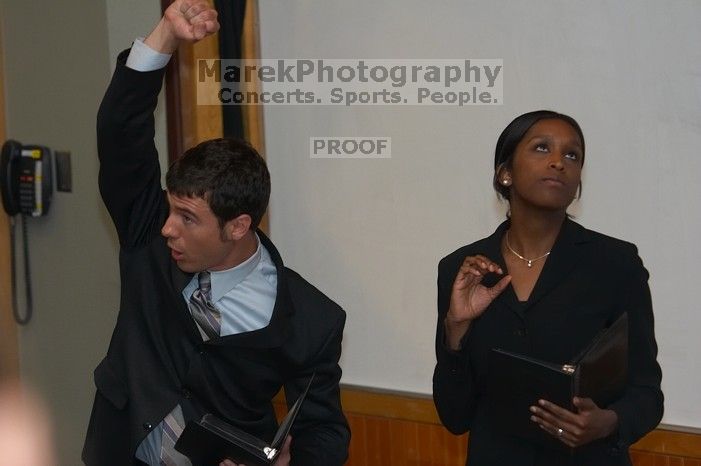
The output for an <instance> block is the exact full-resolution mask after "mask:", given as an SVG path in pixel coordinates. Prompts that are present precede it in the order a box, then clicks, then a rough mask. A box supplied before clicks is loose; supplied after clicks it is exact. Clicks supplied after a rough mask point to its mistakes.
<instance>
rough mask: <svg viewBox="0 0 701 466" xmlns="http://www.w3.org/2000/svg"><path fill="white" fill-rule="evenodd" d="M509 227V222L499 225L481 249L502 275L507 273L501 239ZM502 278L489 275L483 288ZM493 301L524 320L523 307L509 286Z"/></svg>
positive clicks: (494, 283)
mask: <svg viewBox="0 0 701 466" xmlns="http://www.w3.org/2000/svg"><path fill="white" fill-rule="evenodd" d="M509 225H510V221H509V220H506V221H504V222H503V223H502V224H501V225H499V227H497V229H496V231H495V232H494V233H492V234H491V235H490V236H489V237H487V241H486V243H485V247H484V249H483V251H484V252H483V254H484V256H486V257H487V258H489V259H491V260H492V261H493V262H496V263H497V264H499V265H500V266H501V269H502V270H503V271H504V273H507V268H506V261H505V260H504V256H503V255H502V254H501V239H502V238H503V237H504V234H505V233H506V230H508V229H509ZM502 276H503V275H497V274H489V275H487V276H486V277H485V278H484V281H483V282H482V283H483V285H484V286H487V287H492V286H494V285H496V283H497V282H498V281H499V280H500V279H501V278H502ZM495 301H496V302H497V303H500V304H503V305H505V306H507V307H508V308H509V309H511V310H512V311H513V312H514V313H516V314H517V315H518V316H519V317H520V318H521V319H525V316H524V314H523V306H522V305H521V304H520V303H519V302H518V298H517V297H516V293H515V292H514V288H513V287H512V286H511V285H509V286H507V287H506V289H505V290H504V291H503V292H502V293H501V294H500V295H499V296H497V298H496V300H495Z"/></svg>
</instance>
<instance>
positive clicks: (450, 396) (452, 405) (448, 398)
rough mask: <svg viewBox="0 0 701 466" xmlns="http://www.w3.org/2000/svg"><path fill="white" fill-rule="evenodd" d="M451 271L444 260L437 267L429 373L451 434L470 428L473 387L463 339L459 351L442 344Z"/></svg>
mask: <svg viewBox="0 0 701 466" xmlns="http://www.w3.org/2000/svg"><path fill="white" fill-rule="evenodd" d="M454 276H455V273H453V272H452V271H449V270H448V267H447V260H446V259H443V260H442V261H441V263H440V264H439V266H438V322H437V323H436V367H435V369H434V372H433V402H434V403H435V405H436V410H437V411H438V416H439V417H440V419H441V422H442V423H443V425H444V426H445V427H446V428H447V429H448V430H449V431H450V432H452V433H454V434H462V433H464V432H466V431H467V430H469V429H470V424H471V419H472V416H473V413H474V409H475V399H476V397H475V389H474V382H473V375H472V371H471V368H470V359H469V356H468V354H467V349H466V342H467V340H468V338H469V330H468V333H467V334H466V335H465V337H463V340H462V344H461V349H460V350H459V351H452V350H450V349H449V348H448V347H447V346H446V344H445V325H444V320H445V316H446V313H447V312H448V307H449V306H450V293H451V290H452V286H453V283H452V282H453V278H454Z"/></svg>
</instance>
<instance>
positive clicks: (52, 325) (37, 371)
mask: <svg viewBox="0 0 701 466" xmlns="http://www.w3.org/2000/svg"><path fill="white" fill-rule="evenodd" d="M159 8H160V7H159V2H158V1H157V0H150V1H125V0H108V1H94V0H82V1H81V0H61V1H60V2H59V1H57V2H49V1H32V0H3V1H2V2H1V3H0V14H1V19H2V25H1V28H2V34H3V45H4V57H5V86H6V89H5V95H6V101H7V108H6V116H7V136H8V137H9V138H13V139H17V140H19V141H21V142H24V143H40V144H44V145H47V146H49V147H52V148H54V149H65V150H70V151H71V152H72V162H73V192H72V193H57V194H55V196H54V202H53V205H52V207H51V211H50V213H49V215H48V216H47V217H45V218H41V219H30V220H29V221H28V224H29V225H28V230H29V243H30V253H31V268H32V282H33V287H34V318H33V320H32V322H31V323H30V324H29V325H28V326H26V327H22V328H20V330H19V338H20V359H21V360H20V367H21V374H22V377H23V378H24V379H25V380H26V381H28V382H29V383H31V384H32V385H34V386H35V387H36V388H37V389H38V390H39V391H40V392H41V393H42V394H43V395H44V397H45V398H46V400H47V402H48V404H49V407H50V408H51V410H52V414H53V417H54V419H55V420H56V424H57V427H58V428H57V429H56V434H57V441H58V444H59V446H60V447H59V457H60V461H61V463H60V464H62V465H65V466H73V465H77V464H80V451H81V448H82V442H83V437H84V434H85V429H86V426H87V420H88V417H89V414H90V407H91V404H92V399H93V394H94V385H93V382H92V370H93V368H94V367H95V366H96V364H97V363H98V361H99V360H100V358H101V357H102V356H103V355H104V353H105V351H106V349H107V344H108V342H109V337H110V335H111V332H112V328H113V326H114V322H115V318H116V311H117V308H118V304H119V275H118V269H117V241H116V236H115V234H114V231H113V227H112V225H111V223H110V221H109V218H108V215H107V213H106V211H105V209H104V207H103V205H102V202H101V200H100V198H99V194H98V189H97V182H96V176H97V172H98V164H97V157H96V143H95V115H96V112H97V108H98V105H99V102H100V99H101V98H102V95H103V93H104V91H105V88H106V86H107V83H108V80H109V77H110V75H111V71H112V69H113V68H114V64H113V62H114V58H115V57H116V53H117V52H118V51H119V50H121V49H123V48H126V47H128V46H129V44H130V41H131V39H132V38H133V37H135V36H136V35H142V36H143V35H146V34H147V33H148V32H149V28H150V27H151V26H152V25H153V23H154V21H155V19H156V18H157V16H158V14H159ZM163 121H164V118H163V115H162V112H160V117H159V126H160V128H161V129H160V131H159V132H160V133H161V136H160V138H159V145H160V146H164V143H163V141H164V136H163V134H164V130H163V127H164V123H163ZM18 246H19V243H18ZM20 286H22V283H21V282H20ZM20 290H23V288H20ZM22 296H23V294H20V298H21V297H22ZM20 301H21V300H20Z"/></svg>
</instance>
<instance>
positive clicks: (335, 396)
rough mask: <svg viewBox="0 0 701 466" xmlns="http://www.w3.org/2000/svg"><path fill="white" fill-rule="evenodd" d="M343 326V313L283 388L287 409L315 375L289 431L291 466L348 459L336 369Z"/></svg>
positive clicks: (327, 465)
mask: <svg viewBox="0 0 701 466" xmlns="http://www.w3.org/2000/svg"><path fill="white" fill-rule="evenodd" d="M339 310H340V308H339ZM344 323H345V313H343V311H341V312H340V313H339V319H338V322H337V323H336V325H335V326H334V330H333V332H332V334H331V335H330V336H329V338H328V339H327V340H326V342H325V344H324V345H323V348H322V349H321V350H320V352H319V354H318V355H317V357H315V358H314V359H313V362H312V363H311V364H309V365H308V366H307V369H305V371H303V373H300V374H296V375H295V378H294V379H293V380H292V381H290V382H289V383H287V384H285V396H286V399H287V405H288V406H291V405H292V404H293V403H294V402H295V401H296V400H297V398H298V397H299V395H300V394H301V392H302V390H304V388H305V387H306V386H307V383H308V382H309V378H310V377H311V375H312V373H315V374H316V376H315V377H314V381H313V382H312V385H311V387H310V388H309V392H308V393H307V397H306V398H305V400H304V404H303V405H302V409H301V410H300V412H299V415H298V417H297V420H296V421H295V424H294V426H293V428H292V432H291V435H292V447H291V457H292V461H291V465H292V466H342V465H343V464H344V463H345V461H346V459H347V458H348V444H349V442H350V430H349V428H348V423H347V422H346V418H345V416H344V415H343V411H342V409H341V396H340V388H339V381H340V379H341V368H340V366H339V365H338V361H339V359H340V357H341V340H342V337H343V327H344Z"/></svg>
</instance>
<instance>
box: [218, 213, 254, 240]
mask: <svg viewBox="0 0 701 466" xmlns="http://www.w3.org/2000/svg"><path fill="white" fill-rule="evenodd" d="M250 230H251V216H250V215H248V214H241V215H239V216H238V217H236V218H232V219H231V220H229V221H228V222H226V223H225V224H224V239H228V240H234V241H238V240H240V239H241V238H243V237H244V236H245V235H246V233H248V232H249V231H250Z"/></svg>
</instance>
